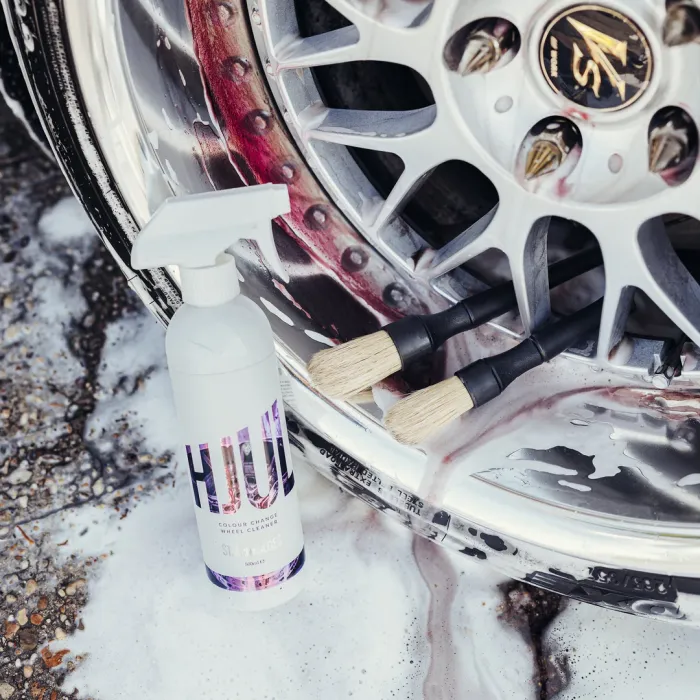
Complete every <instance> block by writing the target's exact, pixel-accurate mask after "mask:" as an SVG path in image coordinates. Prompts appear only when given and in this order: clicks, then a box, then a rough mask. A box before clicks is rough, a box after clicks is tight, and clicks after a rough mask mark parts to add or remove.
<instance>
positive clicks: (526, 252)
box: [508, 218, 551, 335]
mask: <svg viewBox="0 0 700 700" xmlns="http://www.w3.org/2000/svg"><path fill="white" fill-rule="evenodd" d="M550 222H551V219H549V218H545V219H540V220H539V221H536V222H535V223H534V224H533V226H532V228H531V230H530V233H529V235H528V236H527V239H526V240H525V245H524V246H523V247H522V248H521V249H520V250H519V251H517V252H515V253H510V254H509V255H508V262H509V263H510V271H511V274H512V275H513V286H514V287H515V294H516V297H517V299H518V308H519V310H520V320H521V322H522V324H523V330H524V331H525V334H526V335H529V334H530V333H531V332H532V331H534V330H536V329H537V328H538V327H539V326H541V325H542V324H543V323H545V322H546V321H547V320H548V319H549V314H550V310H551V309H550V302H549V272H548V267H547V235H548V233H549V226H550Z"/></svg>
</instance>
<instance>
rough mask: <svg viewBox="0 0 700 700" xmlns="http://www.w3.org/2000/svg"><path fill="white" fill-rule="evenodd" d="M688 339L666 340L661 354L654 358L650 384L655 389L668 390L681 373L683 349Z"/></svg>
mask: <svg viewBox="0 0 700 700" xmlns="http://www.w3.org/2000/svg"><path fill="white" fill-rule="evenodd" d="M686 342H688V339H687V338H686V337H685V336H683V337H682V338H681V339H680V340H667V341H666V342H665V343H664V347H663V349H662V351H661V354H660V355H658V356H656V357H655V358H654V366H653V371H652V373H651V383H652V384H653V385H654V386H655V387H656V388H657V389H668V388H669V387H670V386H671V384H672V383H673V380H674V379H676V377H679V376H680V375H681V374H682V373H683V349H684V347H685V344H686Z"/></svg>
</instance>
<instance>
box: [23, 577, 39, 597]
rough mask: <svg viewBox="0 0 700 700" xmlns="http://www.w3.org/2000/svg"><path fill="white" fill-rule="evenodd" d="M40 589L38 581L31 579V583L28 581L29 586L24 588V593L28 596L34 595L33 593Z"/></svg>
mask: <svg viewBox="0 0 700 700" xmlns="http://www.w3.org/2000/svg"><path fill="white" fill-rule="evenodd" d="M37 588H38V586H37V583H36V581H35V580H34V579H33V578H30V579H29V581H27V585H26V586H25V587H24V592H25V593H26V594H27V595H32V594H33V593H35V592H36V589H37Z"/></svg>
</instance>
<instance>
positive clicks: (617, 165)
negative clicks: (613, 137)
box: [608, 153, 625, 175]
mask: <svg viewBox="0 0 700 700" xmlns="http://www.w3.org/2000/svg"><path fill="white" fill-rule="evenodd" d="M624 165H625V161H624V159H623V157H622V156H621V155H620V154H619V153H613V154H612V155H611V156H610V160H608V168H610V172H611V173H613V174H614V175H617V174H618V173H619V172H620V171H621V170H622V168H623V167H624Z"/></svg>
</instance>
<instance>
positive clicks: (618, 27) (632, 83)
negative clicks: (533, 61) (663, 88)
mask: <svg viewBox="0 0 700 700" xmlns="http://www.w3.org/2000/svg"><path fill="white" fill-rule="evenodd" d="M540 65H541V67H542V72H543V73H544V76H545V78H546V80H547V82H548V83H549V85H550V87H551V88H552V90H554V92H556V93H557V94H559V95H562V96H563V97H565V98H567V99H568V100H570V101H571V102H574V103H575V104H577V105H579V106H581V107H585V108H587V109H591V110H597V111H603V112H615V111H618V110H620V109H624V108H625V107H629V106H630V105H631V104H633V103H634V102H636V101H637V100H638V99H639V98H640V97H641V96H642V95H643V94H644V92H645V91H646V89H647V88H648V87H649V83H650V82H651V77H652V74H653V71H654V61H653V56H652V53H651V48H650V46H649V42H648V40H647V38H646V36H645V35H644V33H643V32H642V30H641V29H640V28H639V27H638V26H637V25H636V24H635V23H634V22H633V21H632V20H631V19H630V18H629V17H626V16H625V15H623V14H621V13H620V12H617V11H615V10H611V9H610V8H607V7H602V6H600V5H576V6H575V7H570V8H568V9H567V10H564V11H563V12H562V13H560V14H559V15H558V16H557V17H555V19H553V20H552V21H551V22H550V24H549V26H548V27H547V29H546V30H545V32H544V35H543V37H542V43H541V45H540Z"/></svg>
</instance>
